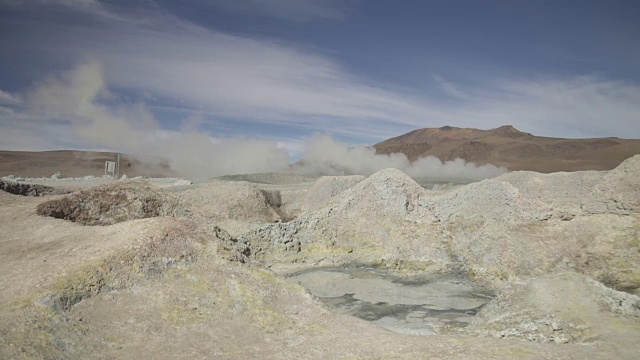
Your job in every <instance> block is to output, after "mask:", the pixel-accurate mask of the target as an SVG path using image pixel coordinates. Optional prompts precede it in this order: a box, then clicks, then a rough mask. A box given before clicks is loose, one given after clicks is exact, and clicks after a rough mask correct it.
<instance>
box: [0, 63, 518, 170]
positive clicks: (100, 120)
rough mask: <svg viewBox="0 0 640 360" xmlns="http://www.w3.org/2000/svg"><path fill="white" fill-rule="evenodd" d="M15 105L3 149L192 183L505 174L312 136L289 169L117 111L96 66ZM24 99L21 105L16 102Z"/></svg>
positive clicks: (255, 147) (145, 115) (243, 149)
mask: <svg viewBox="0 0 640 360" xmlns="http://www.w3.org/2000/svg"><path fill="white" fill-rule="evenodd" d="M9 95H11V94H9ZM5 97H6V96H5ZM12 98H15V99H16V101H19V102H20V103H19V106H18V107H16V109H18V111H17V112H14V113H11V114H9V115H7V117H5V118H3V123H4V122H6V126H7V129H8V130H11V131H7V132H5V133H4V135H2V134H0V140H1V142H5V140H9V139H10V137H11V136H20V137H21V138H22V139H31V140H30V141H31V142H37V141H41V142H42V143H45V144H48V143H51V139H52V138H53V135H52V134H59V137H60V139H62V141H60V143H62V144H71V145H72V146H74V147H76V148H82V147H84V148H86V149H91V148H93V149H96V148H101V149H105V148H114V149H115V150H117V151H121V152H126V153H129V154H136V155H140V156H141V157H144V156H154V157H158V156H159V157H162V158H165V159H167V160H168V161H169V164H170V166H171V168H172V169H173V170H175V171H177V172H178V173H179V174H181V175H182V176H188V177H190V178H193V179H204V178H210V177H215V176H220V175H230V174H246V173H261V172H288V171H292V172H298V173H302V174H309V175H351V174H358V175H370V174H372V173H374V172H376V171H378V170H382V169H385V168H391V167H392V168H397V169H399V170H402V171H404V172H406V173H407V174H408V175H410V176H414V177H455V178H465V179H483V178H487V177H493V176H497V175H499V174H501V173H503V172H506V169H504V168H497V167H495V166H493V165H485V166H476V165H474V164H471V163H466V164H465V162H464V161H463V160H456V161H451V162H446V163H442V162H440V160H438V159H437V158H434V157H427V158H423V159H419V160H417V161H415V162H413V163H411V162H409V160H408V159H407V157H406V156H405V155H404V154H391V155H378V154H376V153H375V150H374V149H373V148H370V147H349V146H347V145H346V144H341V143H338V142H336V141H334V140H333V139H332V138H331V137H330V136H328V135H321V136H316V137H313V138H312V139H311V140H310V141H309V143H308V144H307V147H306V150H305V152H304V154H303V155H302V159H301V161H300V162H299V163H298V164H297V165H296V166H293V167H292V166H290V157H289V154H288V153H287V151H286V150H285V149H283V148H281V147H279V146H278V143H277V142H276V141H269V140H251V139H216V138H212V136H211V135H210V134H209V133H206V132H198V131H196V130H193V127H190V126H184V127H183V129H184V130H181V131H178V130H166V129H163V127H162V126H161V125H160V123H159V122H158V121H157V119H156V118H155V117H154V115H153V112H152V111H151V110H150V109H148V107H147V106H146V105H145V104H144V103H135V104H130V103H124V104H122V103H115V104H114V102H113V100H114V96H113V94H111V93H110V91H109V90H108V88H107V86H106V83H105V81H104V80H103V77H102V71H101V68H100V66H99V65H98V64H95V63H89V64H85V65H82V66H79V67H78V68H76V69H74V70H73V71H70V72H68V73H65V74H61V75H59V76H57V77H50V78H48V79H46V80H45V81H43V82H41V83H39V84H37V85H36V86H34V87H33V88H32V89H31V90H30V91H29V92H28V93H26V94H24V96H22V95H20V96H18V95H15V96H12ZM22 98H24V99H25V100H24V102H22V100H18V99H22ZM185 121H188V119H186V120H185ZM16 124H18V126H16ZM3 126H4V125H3ZM12 134H13V135H12ZM21 134H22V135H24V134H28V135H29V137H26V136H22V135H21ZM5 138H6V139H5ZM25 141H26V140H23V143H21V145H22V146H23V148H22V149H24V148H25V147H32V148H33V147H36V146H35V145H34V144H33V143H32V144H25V143H24V142H25ZM6 143H9V144H10V143H11V142H10V141H7V142H6ZM58 146H60V145H58ZM63 146H64V145H63ZM22 149H18V150H22ZM142 160H144V159H142Z"/></svg>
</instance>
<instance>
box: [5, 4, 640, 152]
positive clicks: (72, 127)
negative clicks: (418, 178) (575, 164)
mask: <svg viewBox="0 0 640 360" xmlns="http://www.w3.org/2000/svg"><path fill="white" fill-rule="evenodd" d="M639 13H640V2H637V1H632V0H629V1H616V0H610V1H591V0H581V1H573V0H556V1H540V0H530V1H520V0H508V1H489V0H487V1H476V0H468V1H463V0H448V1H428V0H396V1H378V0H217V1H198V0H182V1H169V0H29V1H26V0H0V47H1V48H2V51H0V68H1V69H2V71H0V149H10V150H49V149H86V150H89V149H110V150H115V151H123V152H129V153H163V152H165V153H166V152H168V151H181V150H184V151H185V152H186V153H189V154H192V153H194V152H198V151H200V150H198V149H192V148H189V149H185V147H188V146H192V147H193V146H194V144H198V145H199V146H200V149H201V148H208V147H210V146H213V148H211V149H210V151H219V149H220V145H221V144H231V143H232V142H233V141H236V142H235V143H233V144H244V145H247V144H251V146H254V145H255V146H256V151H266V152H269V154H270V155H269V156H276V157H280V156H285V157H286V156H288V157H289V161H293V160H295V159H298V158H300V157H301V156H304V155H303V154H304V152H305V151H307V149H308V147H309V145H308V144H309V143H310V142H311V143H313V142H314V141H315V140H313V139H317V138H318V136H329V137H331V141H336V142H338V143H340V144H345V145H348V146H358V145H372V144H375V143H377V142H380V141H382V140H385V139H387V138H390V137H394V136H397V135H400V134H403V133H406V132H408V131H411V130H414V129H417V128H425V127H440V126H444V125H449V126H458V127H473V128H479V129H490V128H495V127H498V126H501V125H505V124H510V125H513V126H515V127H516V128H518V129H519V130H521V131H526V132H530V133H533V134H535V135H544V136H554V137H570V138H579V137H609V136H615V137H621V138H640V70H639V67H640V66H639V65H640V21H637V16H638V14H639ZM237 141H240V143H238V142H237ZM315 143H318V141H315ZM150 144H154V145H153V146H151V145H150ZM180 144H183V145H180ZM212 144H213V145H212ZM273 148H277V149H282V150H285V153H286V154H284V155H283V154H281V153H274V152H273ZM167 149H171V150H167ZM265 149H269V150H265ZM190 156H191V155H190Z"/></svg>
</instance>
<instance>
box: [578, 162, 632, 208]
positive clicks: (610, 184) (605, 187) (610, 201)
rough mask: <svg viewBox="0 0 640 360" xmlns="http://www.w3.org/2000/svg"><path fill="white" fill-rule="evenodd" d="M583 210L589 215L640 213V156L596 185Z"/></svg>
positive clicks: (617, 168)
mask: <svg viewBox="0 0 640 360" xmlns="http://www.w3.org/2000/svg"><path fill="white" fill-rule="evenodd" d="M583 208H584V209H585V210H586V211H587V212H589V213H595V214H598V213H614V214H622V215H629V214H632V213H637V212H640V155H636V156H633V157H631V158H629V159H627V160H625V161H623V162H622V164H620V165H619V166H618V167H616V168H615V169H613V170H611V171H609V172H608V173H607V174H606V175H604V176H603V177H602V179H601V180H600V182H598V184H596V186H595V187H594V189H593V192H592V193H591V196H590V198H588V199H585V201H584V203H583Z"/></svg>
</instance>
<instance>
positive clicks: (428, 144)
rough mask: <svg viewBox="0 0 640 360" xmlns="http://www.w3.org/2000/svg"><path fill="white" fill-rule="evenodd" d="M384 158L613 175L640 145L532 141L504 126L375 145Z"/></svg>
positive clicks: (439, 131)
mask: <svg viewBox="0 0 640 360" xmlns="http://www.w3.org/2000/svg"><path fill="white" fill-rule="evenodd" d="M374 148H375V149H376V152H378V153H380V154H391V153H403V154H405V155H407V157H408V158H409V160H412V161H413V160H416V159H418V158H420V157H424V156H429V155H432V156H436V157H438V158H439V159H440V160H442V161H448V160H454V159H456V158H461V159H465V160H466V161H470V162H474V163H476V164H479V165H480V164H489V163H490V164H493V165H496V166H503V167H506V168H508V169H509V170H529V171H537V172H542V173H550V172H557V171H578V170H611V169H613V168H615V167H616V166H618V165H619V164H620V163H621V162H622V161H623V160H625V159H626V158H628V157H630V156H633V155H635V154H640V140H629V139H620V138H595V139H561V138H550V137H542V136H534V135H532V134H529V133H525V132H521V131H519V130H517V129H515V128H514V127H512V126H509V125H505V126H501V127H499V128H496V129H491V130H479V129H469V128H457V127H451V126H443V127H441V128H426V129H418V130H414V131H411V132H409V133H406V134H404V135H400V136H397V137H394V138H391V139H388V140H385V141H383V142H380V143H378V144H376V145H374Z"/></svg>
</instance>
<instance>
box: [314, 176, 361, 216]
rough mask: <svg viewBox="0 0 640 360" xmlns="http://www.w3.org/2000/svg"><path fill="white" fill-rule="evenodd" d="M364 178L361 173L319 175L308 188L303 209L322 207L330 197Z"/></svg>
mask: <svg viewBox="0 0 640 360" xmlns="http://www.w3.org/2000/svg"><path fill="white" fill-rule="evenodd" d="M364 179H365V177H364V176H361V175H352V176H323V177H321V178H320V179H318V180H317V181H316V182H315V183H314V184H313V186H312V187H311V188H310V189H309V192H308V193H307V197H306V199H305V203H304V207H303V210H304V211H307V212H309V211H313V210H315V209H319V208H321V207H323V206H324V205H325V204H326V203H327V202H328V201H329V200H330V199H331V198H332V197H334V196H336V195H338V194H340V193H342V192H343V191H345V190H347V189H349V188H351V187H353V186H354V185H355V184H357V183H359V182H360V181H362V180H364Z"/></svg>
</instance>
